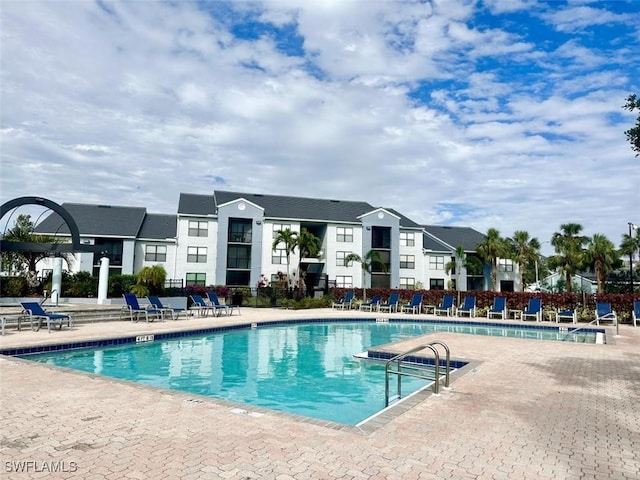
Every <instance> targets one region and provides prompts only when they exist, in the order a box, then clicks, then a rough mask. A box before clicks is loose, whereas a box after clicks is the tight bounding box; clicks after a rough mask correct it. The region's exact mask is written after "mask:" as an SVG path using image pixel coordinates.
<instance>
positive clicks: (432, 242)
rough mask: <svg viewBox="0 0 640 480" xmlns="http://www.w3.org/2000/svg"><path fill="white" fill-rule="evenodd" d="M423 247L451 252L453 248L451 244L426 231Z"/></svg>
mask: <svg viewBox="0 0 640 480" xmlns="http://www.w3.org/2000/svg"><path fill="white" fill-rule="evenodd" d="M422 248H425V249H427V250H431V251H433V252H451V250H452V248H451V247H449V245H447V244H445V243H442V242H439V241H438V240H436V239H435V238H433V237H432V236H431V235H427V234H426V233H424V234H423V235H422Z"/></svg>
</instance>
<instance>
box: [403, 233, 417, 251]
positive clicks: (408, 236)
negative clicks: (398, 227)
mask: <svg viewBox="0 0 640 480" xmlns="http://www.w3.org/2000/svg"><path fill="white" fill-rule="evenodd" d="M400 246H401V247H415V246H416V236H415V233H414V232H400Z"/></svg>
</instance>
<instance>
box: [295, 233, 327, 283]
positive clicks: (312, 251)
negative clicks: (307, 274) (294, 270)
mask: <svg viewBox="0 0 640 480" xmlns="http://www.w3.org/2000/svg"><path fill="white" fill-rule="evenodd" d="M296 246H297V247H298V254H299V255H300V259H299V260H298V282H300V283H299V285H298V286H299V287H300V289H302V284H301V283H302V259H303V258H310V257H317V256H318V253H319V252H320V248H321V247H322V240H321V239H320V238H318V237H316V236H315V235H314V234H313V233H311V232H310V231H309V230H307V229H306V228H303V229H302V230H300V235H298V238H297V239H296Z"/></svg>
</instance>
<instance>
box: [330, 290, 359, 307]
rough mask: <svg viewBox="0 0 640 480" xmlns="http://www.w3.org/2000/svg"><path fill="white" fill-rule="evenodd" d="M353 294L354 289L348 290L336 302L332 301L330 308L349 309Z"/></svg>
mask: <svg viewBox="0 0 640 480" xmlns="http://www.w3.org/2000/svg"><path fill="white" fill-rule="evenodd" d="M354 296H355V293H354V291H353V290H349V291H348V292H347V294H346V295H345V296H344V298H341V299H340V300H338V301H337V302H333V304H332V305H331V308H341V309H342V310H344V309H345V308H347V309H350V308H351V303H352V302H353V297H354Z"/></svg>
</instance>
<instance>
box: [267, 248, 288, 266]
mask: <svg viewBox="0 0 640 480" xmlns="http://www.w3.org/2000/svg"><path fill="white" fill-rule="evenodd" d="M271 264H272V265H286V264H287V250H286V249H285V248H276V249H275V250H274V251H273V252H272V253H271Z"/></svg>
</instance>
